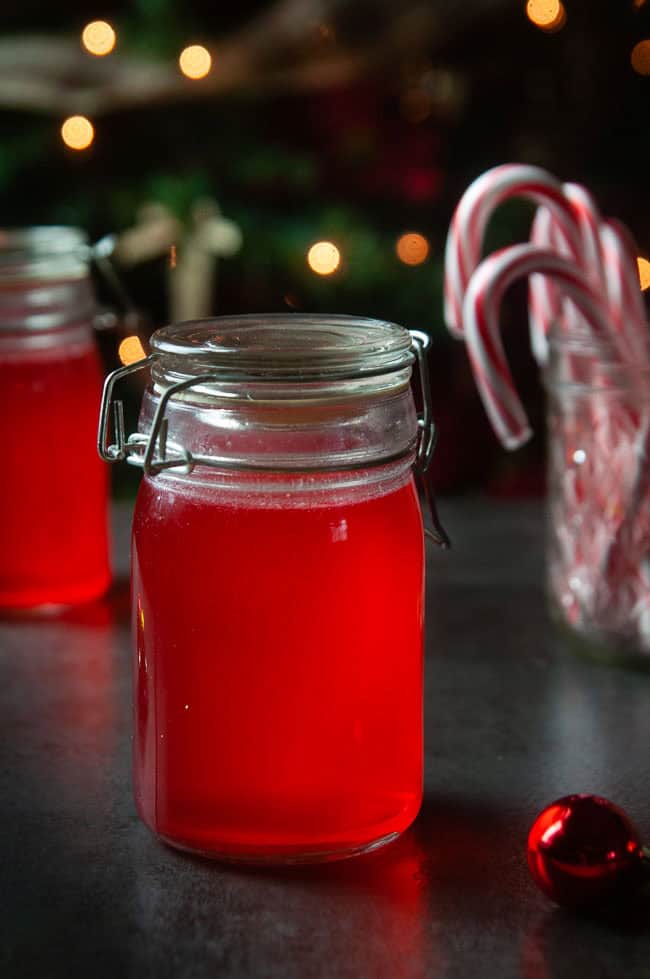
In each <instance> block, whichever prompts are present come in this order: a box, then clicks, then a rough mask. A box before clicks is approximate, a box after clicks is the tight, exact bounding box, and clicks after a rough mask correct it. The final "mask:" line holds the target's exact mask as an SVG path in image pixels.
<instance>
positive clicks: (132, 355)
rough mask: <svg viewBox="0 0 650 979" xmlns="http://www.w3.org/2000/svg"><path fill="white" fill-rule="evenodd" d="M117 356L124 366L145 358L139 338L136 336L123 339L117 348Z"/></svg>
mask: <svg viewBox="0 0 650 979" xmlns="http://www.w3.org/2000/svg"><path fill="white" fill-rule="evenodd" d="M117 355H118V357H119V358H120V360H121V361H122V363H123V364H124V365H125V366H126V365H127V364H134V363H135V362H136V360H142V359H143V357H146V356H147V355H146V354H145V352H144V347H143V346H142V344H141V343H140V337H136V336H131V337H124V339H123V340H122V342H121V343H120V346H119V348H118V351H117Z"/></svg>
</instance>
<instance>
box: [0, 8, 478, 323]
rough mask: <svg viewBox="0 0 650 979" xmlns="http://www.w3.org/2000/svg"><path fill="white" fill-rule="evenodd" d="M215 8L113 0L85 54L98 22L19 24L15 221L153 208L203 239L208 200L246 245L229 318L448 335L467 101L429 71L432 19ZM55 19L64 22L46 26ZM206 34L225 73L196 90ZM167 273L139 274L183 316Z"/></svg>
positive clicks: (14, 68) (115, 217) (225, 294)
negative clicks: (447, 184)
mask: <svg viewBox="0 0 650 979" xmlns="http://www.w3.org/2000/svg"><path fill="white" fill-rule="evenodd" d="M204 8H205V9H201V7H200V5H197V4H193V5H183V6H182V7H180V6H179V5H178V4H177V3H175V0H137V2H136V3H135V4H131V5H129V6H128V8H127V9H123V7H122V6H121V5H120V4H118V3H116V2H114V0H106V3H105V4H103V5H102V8H101V10H99V9H97V8H95V11H94V12H96V13H97V14H98V15H101V16H102V17H103V18H105V20H106V21H108V22H110V24H111V25H112V27H113V28H114V31H115V34H113V35H112V36H111V34H110V33H109V34H108V39H107V37H106V31H109V30H110V29H109V28H105V29H104V32H105V33H104V35H102V33H101V29H95V34H94V35H93V34H92V32H90V31H89V32H87V34H88V38H89V40H87V45H86V49H84V46H83V44H82V43H80V35H81V31H82V28H83V27H84V23H85V22H86V20H87V10H84V13H83V14H82V13H81V11H80V10H74V9H70V10H69V13H68V15H67V27H68V33H67V34H60V33H59V31H60V27H61V23H60V19H58V22H57V24H56V28H57V33H56V34H54V33H52V34H48V35H39V36H37V37H35V36H32V35H26V34H25V33H24V30H25V25H26V24H27V23H29V20H30V16H29V11H23V13H22V15H19V14H18V13H16V14H14V15H13V21H14V26H15V29H16V31H18V30H19V29H22V31H23V33H22V35H21V36H6V37H4V38H2V39H1V40H0V108H1V107H2V106H4V108H5V109H6V110H7V109H10V110H11V111H4V112H2V113H1V114H0V138H1V139H2V144H3V153H2V156H1V157H0V195H1V197H2V201H3V204H2V221H3V223H4V224H27V223H66V224H67V223H70V224H77V225H80V226H82V227H85V228H87V229H88V231H89V232H90V234H91V235H93V236H99V235H103V234H106V233H107V232H109V231H111V232H120V231H122V230H124V229H128V228H130V227H132V226H133V225H134V223H135V222H136V220H137V215H138V212H139V210H140V209H141V208H142V207H143V205H152V204H153V205H157V206H159V207H161V208H163V209H164V210H165V211H166V212H169V213H170V214H172V215H174V216H175V218H176V219H177V221H178V222H179V227H180V228H181V229H183V230H184V231H185V232H189V230H190V228H191V224H192V214H193V212H194V211H195V209H196V207H197V203H198V204H200V202H202V201H205V200H206V199H208V200H214V201H217V202H218V204H219V206H220V208H221V211H222V212H223V214H224V215H225V216H226V217H227V218H229V219H231V220H232V221H234V222H235V223H236V225H237V226H238V227H239V228H240V229H241V231H242V234H243V242H244V245H243V248H242V249H241V250H240V251H239V252H238V254H237V256H236V257H233V258H230V259H229V260H228V264H227V267H226V268H224V269H223V270H222V273H223V274H222V276H221V282H220V286H219V299H218V308H219V311H221V312H228V311H242V310H246V311H256V310H277V309H293V310H303V309H304V310H310V311H324V310H329V311H347V312H358V313H364V314H366V315H377V316H382V317H384V318H391V319H395V320H398V321H400V322H402V323H404V324H406V325H408V326H418V327H424V328H425V329H428V330H430V331H431V332H433V333H436V332H439V331H440V332H441V321H440V309H441V252H442V240H443V234H444V225H445V222H446V208H447V202H446V201H444V200H443V198H442V196H441V195H442V193H443V190H444V181H443V162H444V160H443V158H444V155H445V130H446V129H447V128H448V127H449V125H450V122H451V121H453V120H454V119H455V118H456V117H457V115H458V113H459V112H460V111H461V109H462V106H463V102H464V99H465V94H466V93H465V87H464V83H463V81H462V79H461V77H460V76H457V75H453V74H451V73H450V72H448V71H446V70H445V69H442V68H438V69H434V68H433V66H432V64H431V62H430V60H429V59H428V57H427V54H426V51H427V44H428V39H429V37H430V34H431V29H432V24H433V21H432V16H431V11H430V10H429V9H428V5H426V4H419V3H413V4H411V5H410V6H409V5H407V8H406V9H405V11H402V14H401V15H400V14H399V13H396V12H395V10H392V9H391V8H390V7H389V5H387V4H385V3H383V2H377V3H363V4H359V3H356V4H352V3H349V2H348V3H345V2H342V0H338V2H332V3H330V4H316V3H312V2H309V0H279V2H277V3H276V4H275V5H269V4H263V3H248V4H245V5H243V6H242V7H240V8H238V9H237V11H222V10H220V11H219V13H218V14H215V13H214V12H212V11H211V10H210V8H209V6H208V5H207V4H205V5H204ZM49 20H50V21H51V20H52V18H51V17H49ZM434 20H435V18H434ZM39 21H40V25H42V26H45V28H49V27H50V26H51V25H50V24H49V23H48V14H47V13H46V12H43V15H42V16H40V17H39ZM40 25H39V26H40ZM10 26H11V25H10ZM98 30H99V33H98ZM213 36H217V37H222V38H223V40H222V41H218V42H215V41H210V40H204V39H205V38H206V37H207V38H211V37H213ZM197 38H198V39H199V40H202V41H203V43H204V44H205V46H206V48H207V49H208V50H209V51H210V53H211V54H212V57H213V61H212V65H211V67H210V70H209V71H208V73H207V74H206V75H205V76H204V77H201V78H195V79H192V80H189V79H188V78H186V77H183V74H182V73H181V70H180V69H179V64H178V55H179V52H180V51H181V49H183V48H184V47H185V46H186V44H187V42H188V41H189V40H195V39H197ZM115 40H116V41H117V43H116V44H115V46H114V49H113V43H114V42H115ZM93 43H94V45H95V48H94V50H97V51H100V50H101V51H102V53H103V52H104V51H106V50H107V53H106V54H105V55H104V56H101V57H100V56H99V55H98V54H93V53H91V52H92V50H93V48H92V44H93ZM88 44H90V45H91V50H90V51H89V50H88ZM102 45H103V47H102ZM387 66H389V67H390V71H389V73H387V71H386V69H387ZM193 67H195V68H196V66H192V64H190V66H189V70H190V72H191V69H192V68H193ZM198 69H199V70H201V64H200V63H199V64H198ZM195 74H196V71H195ZM72 115H74V116H76V115H82V116H84V117H87V118H88V119H89V120H90V121H91V123H92V125H93V127H94V133H91V135H94V138H93V139H92V142H91V143H90V144H89V145H84V148H82V149H74V148H69V147H65V146H64V145H63V142H62V140H61V135H60V126H61V123H62V121H63V119H64V118H65V117H66V116H72ZM74 135H75V134H74V133H73V136H74ZM87 140H88V137H87V136H86V135H85V134H84V133H83V132H82V145H83V144H85V143H86V142H87ZM408 233H412V235H415V237H413V236H412V237H411V238H404V237H403V236H404V235H405V234H408ZM318 241H327V242H331V243H332V244H333V245H334V246H335V247H336V249H338V253H339V259H340V260H339V262H338V264H336V265H335V267H332V268H330V267H329V266H328V267H325V266H323V265H322V264H321V265H320V266H317V267H314V266H313V263H312V265H310V264H309V262H308V261H307V255H308V252H309V249H310V247H311V246H312V245H313V244H314V243H316V242H318ZM167 264H168V263H166V261H165V259H164V258H162V257H161V256H160V255H158V256H156V257H153V256H152V258H151V260H150V261H148V262H147V263H145V264H140V265H139V266H138V269H137V272H134V273H128V272H127V273H126V278H127V280H128V284H129V287H130V289H131V291H132V292H133V294H134V295H135V297H136V300H137V301H138V303H139V304H140V305H143V306H145V307H146V308H148V309H149V310H150V311H151V312H152V314H153V318H154V320H155V321H160V320H164V319H166V318H167V317H168V315H169V313H168V309H167V305H166V300H165V289H164V281H165V272H166V267H167ZM212 306H213V307H215V306H216V301H213V303H212Z"/></svg>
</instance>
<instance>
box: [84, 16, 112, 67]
mask: <svg viewBox="0 0 650 979" xmlns="http://www.w3.org/2000/svg"><path fill="white" fill-rule="evenodd" d="M116 40H117V37H116V34H115V31H114V30H113V28H112V27H111V25H110V24H109V23H107V22H106V21H105V20H93V21H91V22H90V24H86V26H85V27H84V29H83V31H82V33H81V43H82V44H83V46H84V47H85V49H86V51H88V52H90V54H95V55H97V57H98V58H101V57H103V56H104V55H105V54H110V53H111V51H112V50H113V48H114V47H115V41H116Z"/></svg>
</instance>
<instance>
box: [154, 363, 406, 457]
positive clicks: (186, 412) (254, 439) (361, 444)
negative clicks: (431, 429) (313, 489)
mask: <svg viewBox="0 0 650 979" xmlns="http://www.w3.org/2000/svg"><path fill="white" fill-rule="evenodd" d="M238 388H239V389H238V391H237V392H236V397H233V398H227V397H226V398H223V397H215V396H214V394H212V395H210V394H208V392H203V393H202V394H201V393H200V392H199V394H198V397H197V393H196V390H195V389H192V391H191V397H190V395H189V394H188V397H187V398H186V399H180V398H173V399H171V400H170V401H169V402H168V404H167V407H166V441H167V446H168V451H169V453H170V454H174V453H175V452H176V451H179V452H180V451H185V452H189V453H190V455H191V457H192V458H193V460H194V465H195V466H196V465H199V466H200V465H201V464H204V465H206V466H208V467H215V468H218V467H219V466H222V467H224V468H227V469H241V470H259V471H281V472H282V471H284V472H287V471H298V472H302V471H312V470H316V471H336V470H354V469H359V468H364V467H369V466H374V465H379V464H384V463H388V462H391V461H394V460H396V459H400V458H404V457H407V456H410V455H412V453H413V452H414V451H415V446H416V443H417V436H418V419H417V414H416V411H415V405H414V402H413V396H412V394H411V390H410V387H408V385H405V384H402V385H400V386H399V387H393V388H388V389H387V390H386V385H384V389H383V390H379V391H378V390H374V391H372V392H371V393H368V392H365V393H363V394H360V393H359V391H358V390H357V388H356V382H339V384H338V395H337V396H336V397H335V396H334V393H333V391H332V388H333V384H331V383H330V384H329V385H328V388H329V391H328V396H327V397H322V396H320V397H315V396H314V392H313V391H308V392H305V391H304V388H303V390H302V395H303V397H302V398H301V399H298V398H296V397H293V398H291V399H287V398H271V397H269V392H266V395H267V396H266V397H265V398H263V399H256V398H255V397H253V395H252V394H251V392H250V391H248V392H247V390H246V386H245V385H239V386H238ZM296 393H297V392H296V391H294V395H295V394H296ZM247 395H248V396H247ZM159 404H160V393H159V391H157V390H156V386H155V385H153V386H152V387H150V388H149V389H148V391H147V392H146V393H145V397H144V399H143V403H142V410H141V413H140V421H139V425H138V431H139V434H140V436H141V437H142V438H143V440H146V439H147V438H148V434H149V432H150V431H151V428H152V424H153V420H154V417H155V414H156V411H157V410H158V407H159Z"/></svg>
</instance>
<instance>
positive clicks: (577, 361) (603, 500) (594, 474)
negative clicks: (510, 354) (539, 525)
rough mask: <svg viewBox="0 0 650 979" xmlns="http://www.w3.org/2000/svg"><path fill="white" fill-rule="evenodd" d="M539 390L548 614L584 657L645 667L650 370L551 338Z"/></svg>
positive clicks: (576, 341) (562, 337) (649, 609)
mask: <svg viewBox="0 0 650 979" xmlns="http://www.w3.org/2000/svg"><path fill="white" fill-rule="evenodd" d="M647 362H648V361H647V360H646V363H647ZM545 386H546V389H547V394H548V399H547V406H548V407H547V410H548V439H549V447H548V460H549V462H548V474H549V486H548V549H547V568H548V587H549V593H550V600H551V608H552V611H553V614H554V616H555V617H556V619H557V620H558V621H559V622H560V623H561V624H563V625H564V626H566V627H568V630H569V634H570V636H571V637H572V638H573V639H574V640H577V644H578V646H579V648H580V649H582V650H583V651H584V652H587V653H589V654H591V655H593V656H595V657H597V658H604V659H607V660H610V661H615V662H636V663H637V664H650V370H649V369H648V368H645V367H643V366H642V363H641V361H640V363H639V365H638V366H635V367H632V366H631V365H630V364H629V363H627V364H624V363H623V362H621V361H620V360H618V359H616V358H614V357H613V355H612V354H611V352H605V351H604V350H603V349H602V347H601V346H596V345H595V344H594V341H593V339H592V338H590V337H588V336H578V335H576V336H573V337H568V336H567V335H566V334H562V333H560V332H557V333H556V334H555V335H554V337H553V338H552V341H551V345H550V359H549V364H548V367H547V370H546V373H545Z"/></svg>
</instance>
